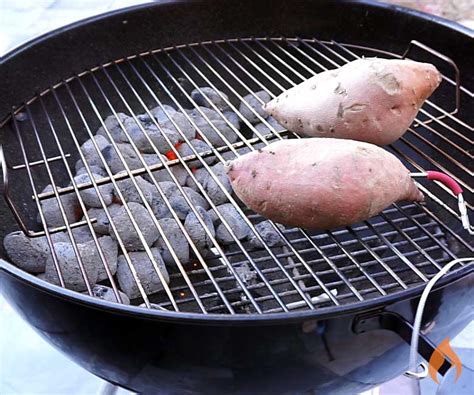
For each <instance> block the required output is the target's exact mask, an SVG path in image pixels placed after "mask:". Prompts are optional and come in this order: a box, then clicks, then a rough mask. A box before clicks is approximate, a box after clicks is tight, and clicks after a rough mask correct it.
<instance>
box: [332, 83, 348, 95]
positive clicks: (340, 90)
mask: <svg viewBox="0 0 474 395" xmlns="http://www.w3.org/2000/svg"><path fill="white" fill-rule="evenodd" d="M334 93H336V94H338V95H344V94H346V93H347V91H346V90H345V89H344V88H343V87H342V85H341V83H340V82H338V83H337V86H336V89H334Z"/></svg>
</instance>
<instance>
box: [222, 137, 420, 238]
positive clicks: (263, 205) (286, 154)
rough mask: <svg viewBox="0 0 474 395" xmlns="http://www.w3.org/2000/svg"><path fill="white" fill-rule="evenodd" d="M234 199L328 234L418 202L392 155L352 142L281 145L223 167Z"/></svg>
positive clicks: (321, 140) (291, 223) (319, 140)
mask: <svg viewBox="0 0 474 395" xmlns="http://www.w3.org/2000/svg"><path fill="white" fill-rule="evenodd" d="M226 168H227V174H228V176H229V178H230V180H231V183H232V186H233V188H234V191H235V193H236V194H237V196H238V197H239V198H240V199H241V200H242V202H244V203H245V204H246V205H247V206H248V207H249V208H251V209H252V210H254V211H255V212H257V213H259V214H261V215H263V216H264V217H266V218H268V219H271V220H273V221H275V222H279V223H281V224H284V225H289V226H297V227H302V228H307V229H331V228H336V227H340V226H346V225H351V224H353V223H356V222H358V221H362V220H366V219H368V218H370V217H372V216H374V215H376V214H378V213H380V212H381V211H382V210H383V209H385V208H386V207H388V206H389V205H390V204H392V203H394V202H397V201H400V200H408V201H422V200H423V194H422V193H421V192H420V191H419V190H418V188H417V187H416V185H415V184H414V182H413V181H412V179H411V178H410V176H409V172H408V169H406V168H405V166H404V165H403V164H402V163H401V162H400V161H399V160H398V159H397V158H396V157H395V156H394V155H392V154H391V153H389V152H387V151H385V150H384V149H382V148H380V147H377V146H375V145H373V144H368V143H364V142H360V141H354V140H340V139H331V138H309V139H298V140H282V141H278V142H276V143H273V144H270V145H269V146H267V147H265V148H263V149H261V150H258V151H253V152H251V153H248V154H246V155H243V156H241V157H240V158H237V159H235V160H233V161H231V162H229V163H228V164H227V165H226Z"/></svg>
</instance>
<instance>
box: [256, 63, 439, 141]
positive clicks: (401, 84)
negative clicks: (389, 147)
mask: <svg viewBox="0 0 474 395" xmlns="http://www.w3.org/2000/svg"><path fill="white" fill-rule="evenodd" d="M440 82H441V75H440V73H439V72H438V70H437V69H436V68H435V67H434V66H433V65H431V64H428V63H419V62H414V61H411V60H401V59H378V58H367V59H359V60H355V61H353V62H350V63H347V64H346V65H344V66H342V67H341V68H339V69H336V70H329V71H325V72H322V73H320V74H317V75H316V76H314V77H312V78H310V79H308V80H306V81H304V82H302V83H301V84H299V85H297V86H295V87H293V88H291V89H289V90H288V91H286V92H283V93H282V94H281V95H279V96H278V97H276V98H275V99H273V100H272V101H270V102H268V103H267V104H266V105H264V106H263V108H264V110H265V111H266V112H267V113H268V114H270V115H272V116H273V117H274V118H276V119H277V120H278V122H279V123H280V124H281V125H282V126H283V127H285V128H287V129H288V130H291V131H293V132H295V133H298V134H300V135H302V136H308V137H335V138H343V139H352V140H359V141H365V142H368V143H373V144H377V145H385V144H390V143H393V142H394V141H395V140H397V139H398V138H399V137H400V136H402V135H403V133H405V131H406V130H407V129H408V127H409V126H410V124H411V123H412V122H413V120H414V119H415V116H416V114H417V113H418V110H419V109H420V107H421V106H422V104H423V102H424V101H425V100H426V99H427V98H428V97H429V96H430V95H431V94H432V93H433V91H434V90H435V89H436V88H437V87H438V85H439V84H440Z"/></svg>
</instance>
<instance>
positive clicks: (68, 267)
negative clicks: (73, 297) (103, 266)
mask: <svg viewBox="0 0 474 395" xmlns="http://www.w3.org/2000/svg"><path fill="white" fill-rule="evenodd" d="M54 251H55V253H56V258H57V262H58V265H59V268H60V270H61V273H62V276H63V280H64V284H65V286H66V288H68V289H72V290H74V291H84V290H86V289H87V286H86V283H85V281H84V277H83V276H82V272H81V269H80V265H79V261H78V259H77V256H76V254H75V252H74V248H73V246H72V244H71V243H56V244H55V245H54ZM83 265H84V270H85V272H86V274H87V278H88V281H89V284H90V285H91V286H93V285H94V284H95V283H96V281H97V276H98V274H99V268H98V266H97V262H83ZM45 280H46V281H48V282H50V283H52V284H57V285H59V284H60V281H59V276H58V273H57V272H56V268H55V265H54V260H53V257H52V255H49V256H48V259H47V260H46V268H45Z"/></svg>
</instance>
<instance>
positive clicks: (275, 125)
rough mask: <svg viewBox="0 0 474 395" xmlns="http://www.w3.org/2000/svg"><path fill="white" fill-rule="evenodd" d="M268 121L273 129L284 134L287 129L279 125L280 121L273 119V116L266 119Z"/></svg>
mask: <svg viewBox="0 0 474 395" xmlns="http://www.w3.org/2000/svg"><path fill="white" fill-rule="evenodd" d="M266 121H267V122H268V123H269V124H270V126H272V127H273V129H275V130H276V131H277V132H282V131H283V130H285V128H284V127H283V126H282V125H280V124H279V123H278V121H277V120H276V119H275V118H273V117H272V116H269V117H268V118H267V119H266Z"/></svg>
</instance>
